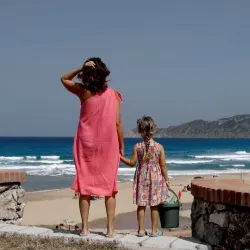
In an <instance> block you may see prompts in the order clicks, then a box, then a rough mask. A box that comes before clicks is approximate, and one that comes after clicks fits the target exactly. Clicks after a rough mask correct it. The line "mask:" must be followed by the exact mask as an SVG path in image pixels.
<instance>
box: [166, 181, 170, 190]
mask: <svg viewBox="0 0 250 250" xmlns="http://www.w3.org/2000/svg"><path fill="white" fill-rule="evenodd" d="M166 185H167V187H168V188H169V187H170V182H169V180H167V181H166Z"/></svg>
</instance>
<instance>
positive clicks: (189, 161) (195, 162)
mask: <svg viewBox="0 0 250 250" xmlns="http://www.w3.org/2000/svg"><path fill="white" fill-rule="evenodd" d="M213 161H214V160H167V161H166V163H169V164H185V165H187V164H188V165H189V164H201V163H211V162H213Z"/></svg>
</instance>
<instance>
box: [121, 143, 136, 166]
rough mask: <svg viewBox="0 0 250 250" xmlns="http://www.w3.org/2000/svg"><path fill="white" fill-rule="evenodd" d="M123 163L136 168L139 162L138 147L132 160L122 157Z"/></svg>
mask: <svg viewBox="0 0 250 250" xmlns="http://www.w3.org/2000/svg"><path fill="white" fill-rule="evenodd" d="M121 161H122V162H123V163H125V164H126V165H128V166H130V167H134V166H135V164H136V162H137V146H136V145H135V146H134V148H133V154H132V156H131V158H130V159H128V158H126V157H124V156H121Z"/></svg>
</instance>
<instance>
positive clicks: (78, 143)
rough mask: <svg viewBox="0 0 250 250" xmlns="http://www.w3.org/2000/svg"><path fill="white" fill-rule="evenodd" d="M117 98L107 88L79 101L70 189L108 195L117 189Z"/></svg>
mask: <svg viewBox="0 0 250 250" xmlns="http://www.w3.org/2000/svg"><path fill="white" fill-rule="evenodd" d="M116 102H117V99H116V93H115V90H113V89H111V88H108V89H107V90H106V91H105V92H104V93H103V94H101V95H95V96H92V97H90V98H89V99H87V100H86V101H84V102H82V104H81V113H80V121H79V125H78V129H77V132H76V135H75V140H74V160H75V166H76V177H75V180H74V183H73V185H72V189H73V190H75V191H78V192H79V193H80V194H82V195H99V196H102V195H103V196H111V195H113V194H115V193H117V192H118V189H117V172H118V167H119V163H120V154H119V143H118V136H117V131H116V109H117V108H116V107H117V104H116Z"/></svg>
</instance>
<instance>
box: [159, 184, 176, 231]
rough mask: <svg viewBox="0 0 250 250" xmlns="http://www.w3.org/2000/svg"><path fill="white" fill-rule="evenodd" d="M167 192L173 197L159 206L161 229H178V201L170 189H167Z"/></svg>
mask: <svg viewBox="0 0 250 250" xmlns="http://www.w3.org/2000/svg"><path fill="white" fill-rule="evenodd" d="M168 191H169V192H171V193H173V197H172V198H171V199H170V201H168V202H165V203H163V204H161V205H160V206H159V215H160V222H161V228H177V227H179V217H180V200H179V198H178V196H177V194H176V193H175V192H174V191H173V190H172V189H170V188H169V189H168Z"/></svg>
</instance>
